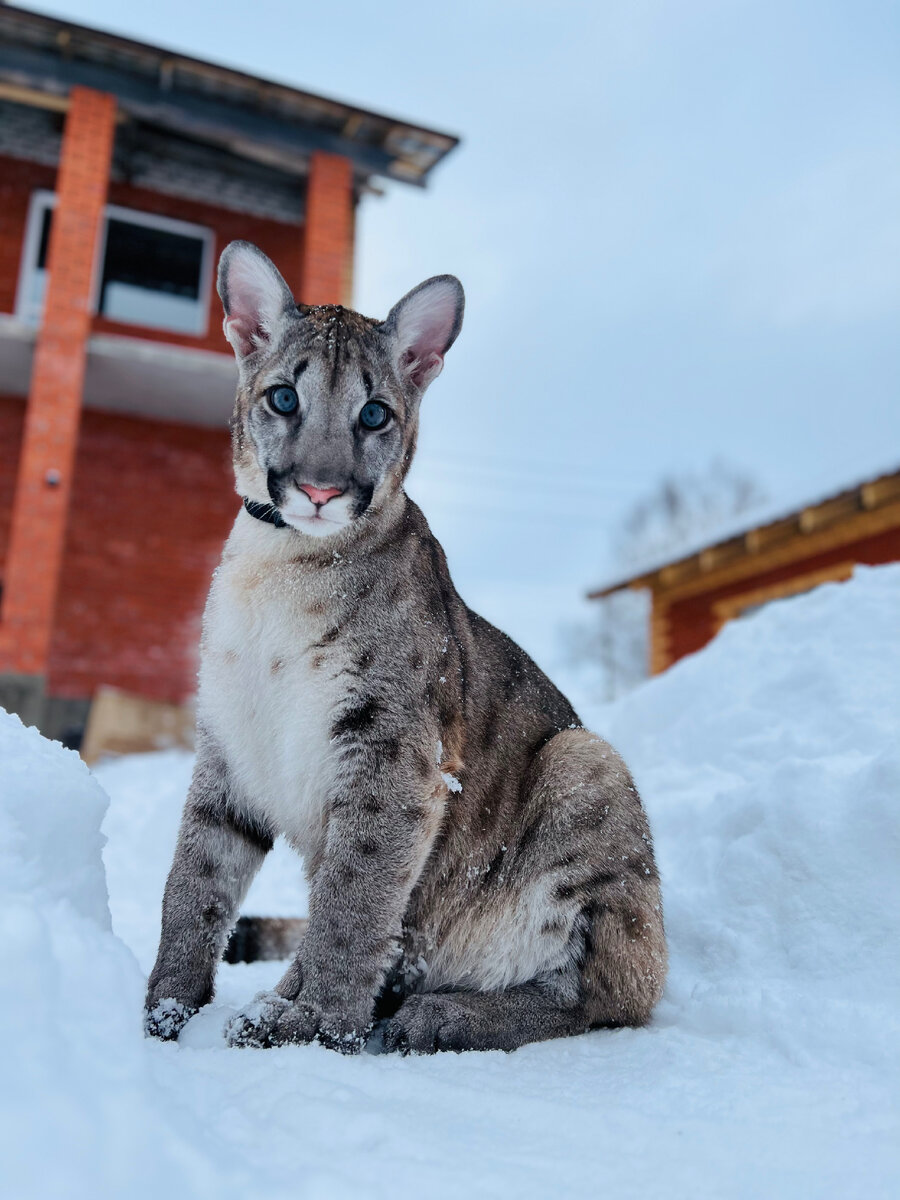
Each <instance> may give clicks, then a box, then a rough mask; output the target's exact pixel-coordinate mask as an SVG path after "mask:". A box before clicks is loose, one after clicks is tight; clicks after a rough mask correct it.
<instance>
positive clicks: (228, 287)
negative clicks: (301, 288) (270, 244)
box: [216, 242, 296, 362]
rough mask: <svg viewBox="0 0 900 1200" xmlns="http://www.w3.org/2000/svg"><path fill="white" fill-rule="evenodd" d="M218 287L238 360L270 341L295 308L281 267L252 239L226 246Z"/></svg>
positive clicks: (229, 334) (226, 327)
mask: <svg viewBox="0 0 900 1200" xmlns="http://www.w3.org/2000/svg"><path fill="white" fill-rule="evenodd" d="M216 287H217V289H218V292H219V299H220V300H221V301H222V307H223V308H224V309H225V322H224V325H223V328H224V330H225V336H226V337H227V338H228V340H229V342H231V346H232V349H233V350H234V353H235V357H236V358H237V360H238V362H240V361H241V360H242V359H244V358H246V357H247V355H248V354H252V353H253V351H254V350H259V349H260V348H261V347H262V346H264V345H265V344H266V343H267V342H270V341H271V340H272V337H273V335H274V333H275V330H276V329H277V327H278V325H279V323H280V322H281V319H282V317H283V316H284V315H285V313H286V312H289V311H290V310H291V309H296V304H295V303H294V297H293V296H292V295H291V292H290V288H289V287H288V285H287V284H286V283H285V282H284V280H283V279H282V278H281V274H280V273H279V271H278V268H277V267H276V266H275V264H274V263H272V262H270V260H269V259H268V258H266V256H265V254H263V252H262V250H258V249H257V248H256V246H254V245H252V244H251V243H250V242H231V243H230V244H229V245H227V246H226V247H225V249H224V250H223V251H222V257H221V258H220V259H219V277H218V280H217V282H216Z"/></svg>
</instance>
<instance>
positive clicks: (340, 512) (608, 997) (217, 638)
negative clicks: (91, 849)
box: [145, 242, 666, 1053]
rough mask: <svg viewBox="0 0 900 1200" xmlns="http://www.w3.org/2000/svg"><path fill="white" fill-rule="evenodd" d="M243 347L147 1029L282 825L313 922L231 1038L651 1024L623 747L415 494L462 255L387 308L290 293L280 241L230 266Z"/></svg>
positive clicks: (348, 1044)
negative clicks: (560, 680) (571, 698)
mask: <svg viewBox="0 0 900 1200" xmlns="http://www.w3.org/2000/svg"><path fill="white" fill-rule="evenodd" d="M218 287H219V295H220V296H221V298H222V303H223V306H224V309H225V335H226V337H227V338H228V340H229V342H230V343H231V345H232V346H233V348H234V351H235V355H236V357H237V361H238V366H239V369H240V382H239V386H238V395H237V403H236V408H235V413H234V419H233V424H232V430H233V442H234V467H235V475H236V479H237V490H238V493H239V494H240V495H241V496H242V497H243V501H244V503H243V508H242V509H241V510H240V512H239V513H238V516H237V520H236V521H235V525H234V528H233V530H232V532H231V535H230V537H229V539H228V542H227V543H226V546H225V549H224V552H223V555H222V562H221V565H220V566H219V568H218V569H217V571H216V574H215V578H214V580H213V584H212V588H211V591H210V595H209V601H208V604H207V608H206V614H205V618H204V632H203V641H202V657H201V670H200V693H199V706H198V749H197V764H196V768H195V771H194V777H193V781H192V783H191V787H190V791H189V794H188V797H187V802H186V804H185V810H184V817H183V820H182V825H181V832H180V834H179V838H178V845H177V848H176V851H175V860H174V862H173V864H172V869H171V872H170V874H169V879H168V883H167V884H166V890H165V897H164V900H163V920H162V939H161V942H160V948H159V955H158V958H157V961H156V965H155V967H154V968H153V972H152V974H151V976H150V984H149V990H148V995H147V1005H146V1013H145V1028H146V1031H147V1033H148V1034H150V1035H152V1036H155V1037H161V1038H174V1037H177V1036H178V1033H179V1031H180V1029H181V1028H182V1027H183V1025H184V1024H185V1022H186V1021H187V1020H188V1019H189V1018H190V1016H191V1015H192V1014H193V1013H195V1012H196V1011H197V1010H198V1009H199V1008H200V1007H201V1005H204V1004H206V1003H208V1002H209V1000H210V999H211V998H212V995H213V983H214V977H215V972H216V964H217V963H218V961H219V960H220V959H221V957H222V953H223V949H224V947H225V944H226V940H227V938H228V934H229V931H230V930H231V929H232V927H233V925H234V923H235V920H236V918H237V913H238V908H239V905H240V903H241V900H242V898H243V897H244V895H245V893H246V890H247V887H248V885H249V883H250V880H251V878H252V877H253V875H254V873H255V872H256V871H257V869H258V868H259V866H260V864H261V862H262V861H263V858H264V856H265V854H266V852H267V851H268V850H269V849H270V848H271V846H272V841H273V839H274V838H275V837H276V836H277V835H278V834H282V833H283V834H284V835H285V836H286V838H287V839H288V841H289V842H290V843H291V844H292V845H293V846H294V847H295V848H296V849H297V850H298V851H299V852H300V853H301V854H302V855H303V860H304V864H305V869H306V873H307V876H308V879H309V888H310V903H309V922H308V928H307V929H306V932H305V936H304V937H303V939H302V941H301V943H300V946H299V949H298V950H297V952H296V954H295V956H294V959H293V961H292V962H291V965H290V966H289V967H288V970H287V973H286V974H285V976H284V978H283V979H282V980H281V982H280V983H279V984H278V986H277V988H276V989H275V990H274V991H273V992H267V993H263V994H262V995H260V996H257V997H256V999H255V1000H254V1001H253V1003H251V1004H250V1005H249V1006H248V1007H247V1008H246V1010H245V1011H244V1012H243V1013H241V1014H240V1015H239V1016H237V1017H235V1018H233V1019H232V1020H231V1021H230V1022H229V1024H228V1026H227V1028H226V1038H227V1040H228V1042H229V1043H230V1044H231V1045H235V1046H277V1045H283V1044H285V1043H298V1042H299V1043H302V1042H309V1041H312V1040H314V1039H315V1040H318V1041H319V1042H321V1043H322V1044H323V1045H326V1046H330V1047H333V1048H335V1049H338V1050H342V1051H344V1052H348V1053H354V1052H356V1051H358V1050H360V1049H361V1047H362V1046H363V1045H364V1044H365V1042H366V1039H367V1037H368V1035H369V1033H370V1032H371V1030H372V1028H373V1025H374V1023H375V1021H376V1020H379V1019H383V1021H384V1024H383V1025H382V1029H383V1044H384V1046H385V1047H386V1048H387V1049H389V1050H394V1049H397V1050H402V1051H418V1052H424V1053H431V1052H433V1051H435V1050H489V1049H503V1050H512V1049H515V1048H516V1047H517V1046H521V1045H523V1044H524V1043H526V1042H533V1041H538V1040H541V1039H543V1038H551V1037H559V1036H562V1035H566V1034H574V1033H579V1032H581V1031H583V1030H587V1029H591V1028H594V1027H597V1026H616V1025H641V1024H643V1023H644V1022H646V1021H647V1020H648V1018H649V1017H650V1013H651V1010H652V1009H653V1006H654V1004H655V1003H656V1001H657V1000H658V999H659V996H660V993H661V991H662V987H663V981H664V978H665V973H666V945H665V938H664V933H663V920H662V910H661V905H660V893H659V878H658V874H657V870H656V865H655V863H654V859H653V850H652V846H651V841H650V833H649V830H648V826H647V820H646V817H645V815H644V811H643V809H642V807H641V802H640V799H639V798H638V794H637V791H636V790H635V787H634V784H633V782H632V780H631V776H630V775H629V773H628V770H627V769H626V767H625V765H624V763H623V762H622V760H621V759H620V758H619V757H618V755H617V754H616V753H615V751H614V750H612V748H611V747H610V746H609V745H607V744H606V743H605V742H603V741H602V740H601V739H600V738H598V737H596V736H595V735H593V734H591V733H589V732H587V730H585V729H583V728H582V727H581V725H580V723H579V721H578V718H577V716H576V715H575V713H574V711H573V710H572V708H571V706H570V705H569V704H568V702H567V701H566V700H565V698H564V697H563V696H562V695H561V694H560V693H559V692H558V691H557V690H556V688H555V687H554V686H553V684H552V683H550V681H549V680H548V679H547V678H546V677H545V676H544V675H543V674H542V673H541V671H540V670H539V669H538V668H537V666H535V664H534V663H533V662H532V661H531V659H530V658H529V657H528V656H527V655H526V654H525V653H524V652H523V651H522V650H520V649H519V647H518V646H517V645H515V643H514V642H512V641H510V639H509V638H508V637H506V636H505V635H504V634H502V633H500V632H499V631H498V630H496V629H494V628H493V627H492V626H491V625H489V624H488V623H487V622H486V621H484V620H482V619H481V618H480V617H478V616H476V615H475V613H473V612H471V611H470V610H469V609H468V608H467V607H466V605H465V604H464V603H463V601H462V600H461V599H460V598H459V596H458V595H457V593H456V591H455V590H454V587H453V584H452V583H451V581H450V576H449V574H448V571H447V564H446V560H445V558H444V554H443V551H442V550H441V547H440V546H439V545H438V543H437V542H436V541H435V539H434V537H433V535H432V533H431V531H430V530H429V528H428V525H427V524H426V522H425V518H424V517H423V516H422V513H421V512H420V511H419V509H418V508H417V507H416V505H415V504H413V503H412V501H411V500H410V499H409V498H408V497H407V496H406V494H405V492H404V491H403V480H404V476H405V475H406V472H407V470H408V469H409V465H410V462H411V460H412V456H413V452H414V450H415V445H416V433H417V429H418V420H419V403H420V401H421V399H422V395H423V393H424V391H425V389H426V387H427V386H428V384H429V383H430V382H431V381H432V380H433V379H434V378H435V377H436V376H437V375H438V373H439V372H440V370H441V368H442V366H443V360H444V355H445V354H446V352H447V350H448V349H449V348H450V346H452V344H453V342H454V340H455V339H456V337H457V334H458V333H459V330H460V326H461V324H462V315H463V291H462V287H461V286H460V284H459V282H458V280H456V279H454V278H453V277H452V276H450V275H440V276H437V277H435V278H434V279H429V280H427V281H426V282H425V283H423V284H421V285H420V286H419V287H417V288H415V289H414V290H413V291H412V292H410V293H409V294H408V295H407V296H405V297H404V298H403V299H402V300H401V301H400V303H399V304H397V305H396V307H395V308H393V309H392V311H391V313H390V315H389V316H388V318H387V320H386V321H372V320H369V319H367V318H366V317H362V316H360V315H359V314H358V313H355V312H350V311H348V310H346V309H343V308H341V307H340V306H336V305H335V306H333V305H322V306H316V307H311V306H308V305H303V304H300V305H298V304H296V303H295V301H294V299H293V297H292V296H291V294H290V292H289V290H288V288H287V286H286V284H285V283H284V280H283V279H282V277H281V275H280V274H279V273H278V271H277V270H276V269H275V267H274V266H273V264H272V263H271V262H270V261H269V260H268V259H267V258H266V257H265V255H264V254H262V253H261V251H259V250H258V249H256V247H254V246H251V245H249V244H248V243H246V242H234V243H232V244H231V245H230V246H229V247H228V248H227V249H226V250H225V252H224V254H223V255H222V259H221V262H220V265H219V281H218Z"/></svg>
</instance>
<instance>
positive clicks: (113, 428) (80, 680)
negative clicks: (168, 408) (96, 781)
mask: <svg viewBox="0 0 900 1200" xmlns="http://www.w3.org/2000/svg"><path fill="white" fill-rule="evenodd" d="M238 505H239V500H238V498H237V495H236V494H235V491H234V482H233V477H232V473H231V454H230V447H229V444H228V434H227V432H226V431H224V430H209V429H197V428H192V427H190V426H186V425H176V424H165V423H163V422H155V421H143V420H140V419H138V418H134V417H123V416H118V415H113V414H110V413H101V412H93V411H90V410H88V411H86V412H85V413H84V417H83V420H82V426H81V436H80V439H79V446H78V458H77V462H76V468H75V480H74V488H73V495H72V508H71V515H70V519H69V527H68V535H67V538H66V550H65V557H64V560H63V570H62V578H61V582H60V588H59V599H58V602H57V608H56V617H55V623H54V633H53V641H52V644H51V650H50V663H49V671H48V676H49V677H48V690H49V692H50V693H51V694H52V695H56V696H85V697H86V696H90V695H91V694H92V693H93V691H94V689H95V688H96V687H97V686H98V685H99V684H109V685H112V686H114V687H120V688H124V689H126V690H127V691H131V692H136V693H138V694H140V695H142V696H148V697H151V698H154V699H158V700H169V701H181V700H183V699H184V698H185V697H187V696H189V695H190V694H191V693H192V692H193V691H194V690H195V687H196V678H195V676H196V669H197V643H198V641H199V636H200V614H201V612H202V609H203V604H204V601H205V599H206V592H207V589H208V587H209V580H210V576H211V574H212V571H213V568H214V567H215V565H216V562H217V561H218V558H219V555H220V553H221V548H222V543H223V541H224V539H225V537H226V536H227V533H228V530H229V529H230V527H231V524H232V522H233V521H234V517H235V514H236V513H237V511H238Z"/></svg>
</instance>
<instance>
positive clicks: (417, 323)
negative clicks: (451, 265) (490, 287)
mask: <svg viewBox="0 0 900 1200" xmlns="http://www.w3.org/2000/svg"><path fill="white" fill-rule="evenodd" d="M465 304H466V298H465V294H464V292H463V289H462V284H461V283H460V282H459V280H458V279H457V278H456V277H455V276H454V275H435V276H434V278H433V279H426V280H425V282H424V283H420V284H419V286H418V287H417V288H413V290H412V291H411V292H408V293H407V294H406V295H405V296H404V297H403V299H402V300H401V301H400V303H399V304H395V305H394V307H393V308H392V309H391V311H390V313H389V314H388V319H387V320H386V321H385V323H384V324H385V331H386V332H387V333H388V334H389V335H390V336H391V338H392V340H393V347H394V363H395V365H396V367H397V371H398V372H399V374H400V375H401V377H402V378H404V379H408V380H409V381H410V382H411V383H412V384H413V385H414V386H415V387H416V388H418V389H419V391H424V390H425V388H427V387H428V385H429V383H431V381H432V379H436V378H437V376H438V375H440V373H441V368H442V367H443V365H444V355H445V354H446V353H447V351H448V350H449V349H450V347H451V346H452V345H453V343H454V342H455V341H456V338H457V335H458V334H459V331H460V329H461V328H462V320H463V309H464V308H465Z"/></svg>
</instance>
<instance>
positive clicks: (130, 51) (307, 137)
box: [0, 3, 459, 187]
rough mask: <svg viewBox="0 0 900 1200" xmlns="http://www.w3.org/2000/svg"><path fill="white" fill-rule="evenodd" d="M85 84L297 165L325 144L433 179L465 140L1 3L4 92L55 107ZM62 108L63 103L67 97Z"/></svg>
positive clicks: (374, 168) (417, 179)
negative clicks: (433, 172)
mask: <svg viewBox="0 0 900 1200" xmlns="http://www.w3.org/2000/svg"><path fill="white" fill-rule="evenodd" d="M76 85H82V86H85V87H93V88H96V89H97V90H99V91H104V92H110V93H112V94H113V95H115V96H116V97H117V99H118V101H119V106H120V108H121V110H122V111H123V112H124V113H125V114H126V115H129V114H130V115H132V116H134V117H136V118H137V119H139V120H142V121H146V122H148V123H150V124H153V125H156V126H158V127H160V128H163V129H168V130H170V131H172V132H177V133H181V134H186V135H189V136H192V137H194V138H196V139H197V140H198V141H204V142H207V143H209V144H214V145H219V146H225V147H226V148H228V149H230V150H232V151H233V152H235V153H237V154H243V155H244V156H246V157H248V158H256V159H258V160H260V161H266V162H269V163H271V164H273V165H275V164H278V165H281V166H284V167H286V168H287V169H292V168H293V169H295V170H296V169H298V168H300V169H302V168H303V165H304V164H305V162H306V161H307V160H308V157H309V155H310V153H312V152H313V151H315V150H324V151H329V152H331V153H334V154H342V155H344V156H345V157H346V158H349V159H350V160H351V161H352V162H353V164H354V167H355V169H356V174H357V177H358V178H360V179H362V180H365V179H366V178H368V177H369V176H371V175H381V176H385V177H389V178H391V179H397V180H400V181H402V182H404V183H410V184H414V185H418V186H420V187H421V186H424V184H425V181H426V179H427V177H428V175H429V173H430V171H431V170H432V169H433V167H434V166H435V165H436V164H437V163H438V162H440V160H441V159H442V158H443V157H444V156H445V155H447V154H448V153H449V152H450V151H451V150H452V149H453V147H454V146H456V145H457V143H458V141H459V139H458V138H457V137H456V136H454V135H453V134H449V133H441V132H439V131H438V130H434V129H426V128H425V127H424V126H421V125H416V124H413V123H411V122H409V121H404V120H401V119H400V118H398V117H391V116H387V115H385V114H383V113H377V112H372V111H370V110H369V109H365V108H360V107H358V106H356V105H353V104H345V103H344V102H342V101H340V100H335V99H332V98H330V97H327V96H320V95H317V94H315V93H313V92H305V91H301V90H300V89H298V88H294V87H290V86H288V85H286V84H283V83H277V82H274V81H272V80H267V79H261V78H259V77H257V76H254V75H249V74H247V73H246V72H243V71H237V70H233V69H232V68H230V67H224V66H220V65H218V64H216V63H210V62H204V61H203V60H201V59H197V58H191V57H190V56H189V55H186V54H182V53H180V52H178V51H173V50H167V49H164V48H163V47H160V46H151V45H147V44H146V43H143V42H136V41H133V40H131V39H129V38H123V37H118V36H117V35H115V34H111V33H106V32H104V31H102V30H98V29H92V28H90V27H88V26H86V25H78V24H75V23H74V22H72V21H65V20H60V19H59V18H56V17H48V16H44V15H43V14H40V13H34V12H30V11H28V10H27V9H22V8H15V7H12V6H10V5H8V4H3V3H0V94H2V95H4V96H6V97H7V98H9V99H20V100H22V101H23V102H25V103H28V102H31V103H38V104H39V103H40V102H41V97H42V96H43V97H46V98H47V99H46V104H47V106H48V107H53V106H54V103H53V102H54V99H55V100H56V101H57V102H58V101H60V100H61V99H64V97H65V96H67V94H68V92H69V89H70V88H71V87H73V86H76ZM56 106H60V105H59V104H57V105H56Z"/></svg>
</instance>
